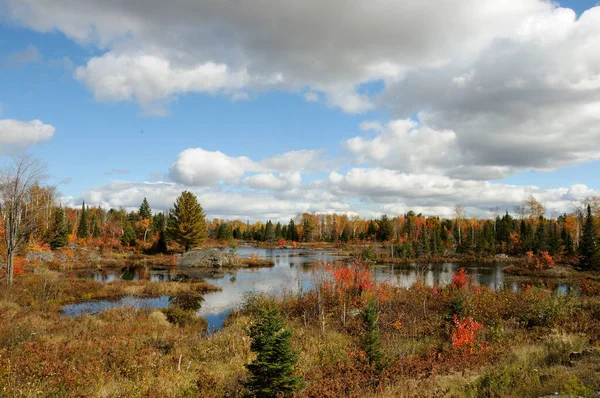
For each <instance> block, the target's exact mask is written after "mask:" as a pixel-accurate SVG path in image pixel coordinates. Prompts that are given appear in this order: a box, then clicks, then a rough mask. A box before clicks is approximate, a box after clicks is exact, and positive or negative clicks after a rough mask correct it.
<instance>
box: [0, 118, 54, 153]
mask: <svg viewBox="0 0 600 398" xmlns="http://www.w3.org/2000/svg"><path fill="white" fill-rule="evenodd" d="M55 130H56V129H55V128H54V126H51V125H49V124H44V123H42V122H41V121H40V120H32V121H29V122H24V121H20V120H13V119H3V120H0V154H2V153H7V152H9V151H10V150H11V149H17V150H18V149H23V148H26V147H28V146H31V145H35V144H39V143H41V142H44V141H48V140H49V139H51V138H52V137H53V136H54V132H55Z"/></svg>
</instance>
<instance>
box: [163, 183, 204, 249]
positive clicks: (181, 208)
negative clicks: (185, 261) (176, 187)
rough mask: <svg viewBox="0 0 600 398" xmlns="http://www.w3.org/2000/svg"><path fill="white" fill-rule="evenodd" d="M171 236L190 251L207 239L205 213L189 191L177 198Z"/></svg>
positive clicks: (170, 221)
mask: <svg viewBox="0 0 600 398" xmlns="http://www.w3.org/2000/svg"><path fill="white" fill-rule="evenodd" d="M168 231H169V234H170V236H171V237H172V238H173V239H174V240H175V241H176V242H177V243H179V244H181V245H183V246H184V247H185V251H186V252H187V251H189V250H190V249H191V248H192V247H193V246H196V245H198V244H199V243H200V242H202V240H204V238H206V234H207V231H206V223H205V220H204V211H203V210H202V206H200V204H199V203H198V198H196V196H195V195H194V194H192V193H191V192H189V191H183V192H182V193H181V195H180V196H178V197H177V199H176V201H175V204H174V209H173V212H172V213H171V215H170V219H169V230H168Z"/></svg>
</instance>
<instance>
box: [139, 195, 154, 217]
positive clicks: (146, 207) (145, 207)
mask: <svg viewBox="0 0 600 398" xmlns="http://www.w3.org/2000/svg"><path fill="white" fill-rule="evenodd" d="M139 214H140V217H141V218H142V219H144V220H150V219H151V218H152V209H150V204H149V203H148V200H147V199H146V198H144V200H143V201H142V204H141V205H140V211H139Z"/></svg>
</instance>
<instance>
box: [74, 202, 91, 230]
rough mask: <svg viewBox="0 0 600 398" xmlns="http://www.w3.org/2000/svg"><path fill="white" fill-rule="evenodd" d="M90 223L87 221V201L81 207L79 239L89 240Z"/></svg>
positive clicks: (78, 227)
mask: <svg viewBox="0 0 600 398" xmlns="http://www.w3.org/2000/svg"><path fill="white" fill-rule="evenodd" d="M89 235H90V234H89V230H88V221H87V210H86V209H85V201H84V202H83V204H82V205H81V217H80V218H79V225H78V226H77V237H78V238H87V237H88V236H89Z"/></svg>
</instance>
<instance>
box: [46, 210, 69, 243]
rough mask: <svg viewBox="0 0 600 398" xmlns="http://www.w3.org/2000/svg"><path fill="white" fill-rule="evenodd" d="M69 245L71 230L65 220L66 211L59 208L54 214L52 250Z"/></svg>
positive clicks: (51, 237)
mask: <svg viewBox="0 0 600 398" xmlns="http://www.w3.org/2000/svg"><path fill="white" fill-rule="evenodd" d="M68 243H69V230H68V228H67V222H66V220H65V211H64V210H63V208H62V207H58V208H57V209H56V211H55V212H54V222H53V223H52V229H51V231H50V247H51V248H52V250H56V249H59V248H61V247H64V246H66V245H67V244H68Z"/></svg>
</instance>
